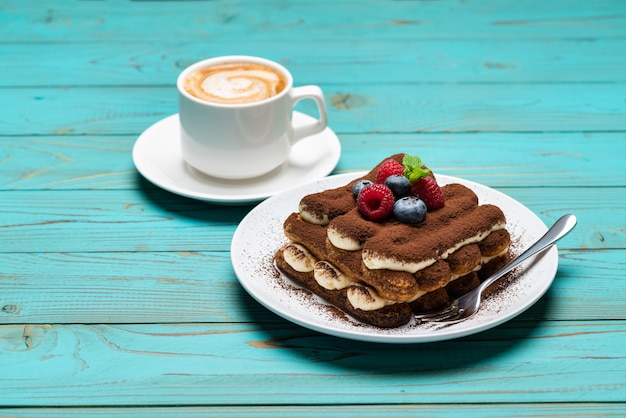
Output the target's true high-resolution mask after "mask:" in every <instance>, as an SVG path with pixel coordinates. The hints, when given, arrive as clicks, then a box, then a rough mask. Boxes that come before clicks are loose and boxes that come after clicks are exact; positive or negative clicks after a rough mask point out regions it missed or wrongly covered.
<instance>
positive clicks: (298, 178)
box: [133, 112, 341, 204]
mask: <svg viewBox="0 0 626 418" xmlns="http://www.w3.org/2000/svg"><path fill="white" fill-rule="evenodd" d="M312 119H313V118H311V117H310V116H308V115H305V114H303V113H300V112H294V114H293V121H294V124H295V125H296V126H298V125H301V124H303V123H305V122H308V121H309V120H312ZM340 155H341V144H340V143H339V138H337V135H335V133H334V132H333V131H332V130H331V129H330V128H326V129H325V130H324V131H322V132H321V133H319V134H317V135H313V136H310V137H308V138H305V139H303V140H301V141H300V142H298V143H297V144H295V145H294V146H293V148H292V151H291V155H290V156H289V160H288V161H287V162H285V164H283V165H282V166H281V167H278V168H277V169H275V170H273V171H272V172H270V173H268V174H265V175H263V176H261V177H257V178H254V179H248V180H224V179H218V178H215V177H210V176H207V175H205V174H203V173H201V172H199V171H197V170H195V169H194V168H192V167H190V166H189V165H187V164H186V163H185V162H184V161H183V159H182V156H181V152H180V143H179V122H178V114H174V115H171V116H168V117H167V118H165V119H162V120H160V121H159V122H157V123H155V124H154V125H152V126H150V127H149V128H148V129H146V130H145V131H144V132H143V133H142V134H141V135H140V136H139V138H138V139H137V142H135V146H134V147H133V162H134V163H135V167H136V168H137V170H138V171H139V172H140V173H141V174H142V175H143V176H144V177H145V178H146V179H148V180H149V181H150V182H151V183H153V184H155V185H156V186H159V187H161V188H162V189H165V190H167V191H169V192H172V193H176V194H178V195H181V196H185V197H190V198H193V199H199V200H204V201H208V202H213V203H223V204H224V203H225V204H245V203H253V202H258V201H260V200H263V199H266V198H268V197H270V196H273V195H275V194H277V193H279V192H282V191H283V190H286V189H289V188H292V187H296V186H299V185H301V184H305V183H309V182H311V181H314V180H318V179H320V178H323V177H325V176H326V175H328V174H330V172H331V171H333V169H334V168H335V166H336V165H337V162H338V161H339V156H340Z"/></svg>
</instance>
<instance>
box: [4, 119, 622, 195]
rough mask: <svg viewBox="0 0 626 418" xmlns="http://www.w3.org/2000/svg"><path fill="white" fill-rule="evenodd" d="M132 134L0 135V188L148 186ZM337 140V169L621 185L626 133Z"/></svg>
mask: <svg viewBox="0 0 626 418" xmlns="http://www.w3.org/2000/svg"><path fill="white" fill-rule="evenodd" d="M407 117H409V116H407ZM136 139H137V136H135V135H108V136H103V135H76V136H69V135H36V136H11V135H9V136H2V135H0V161H1V162H2V163H1V164H0V190H94V189H149V188H153V186H152V185H151V184H150V183H148V182H147V181H146V180H144V179H143V178H142V177H141V176H140V175H139V174H138V173H137V171H136V170H135V167H134V165H133V162H132V156H131V152H132V147H133V145H134V143H135V141H136ZM339 139H340V142H341V147H342V149H343V153H342V155H341V158H340V160H339V164H338V165H337V167H336V169H335V171H334V173H345V172H351V171H368V170H370V169H371V167H373V166H374V165H375V164H377V163H378V162H380V160H381V159H383V158H384V157H385V156H387V155H392V154H394V153H397V152H406V153H409V154H416V155H420V156H422V158H423V159H424V160H425V161H429V162H430V161H432V164H430V165H431V166H432V168H433V169H434V170H435V171H436V172H438V173H442V174H447V175H451V176H455V177H461V178H464V179H467V180H472V181H476V182H479V183H481V184H485V185H488V186H491V187H495V188H502V189H508V188H511V187H527V186H533V187H587V186H591V187H619V186H625V185H626V167H625V166H624V163H623V161H624V160H626V132H613V133H606V132H602V133H579V132H575V133H562V132H552V133H445V132H444V133H437V134H433V133H400V134H362V133H356V134H339ZM381 148H384V152H383V151H381ZM468 155H471V158H468ZM170 197H171V198H172V200H173V199H178V200H184V199H182V198H178V197H176V196H170Z"/></svg>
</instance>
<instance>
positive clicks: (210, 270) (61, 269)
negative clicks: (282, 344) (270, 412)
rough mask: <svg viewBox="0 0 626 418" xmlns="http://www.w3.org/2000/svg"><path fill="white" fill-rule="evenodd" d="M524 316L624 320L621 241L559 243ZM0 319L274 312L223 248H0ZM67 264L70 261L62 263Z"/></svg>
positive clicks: (262, 319)
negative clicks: (595, 245) (547, 284)
mask: <svg viewBox="0 0 626 418" xmlns="http://www.w3.org/2000/svg"><path fill="white" fill-rule="evenodd" d="M560 249H561V253H560V260H559V269H558V273H557V276H556V278H555V281H554V283H553V285H552V287H551V288H550V290H549V291H548V293H547V294H546V295H545V296H544V297H543V298H542V299H540V301H539V302H537V304H536V305H535V306H533V307H532V308H531V309H530V310H529V311H527V312H526V313H524V315H523V316H522V318H523V319H526V320H535V321H543V320H551V321H552V320H554V321H576V320H578V319H580V318H583V319H584V320H585V321H586V320H603V319H605V320H626V285H625V284H624V276H623V272H624V271H625V269H626V262H625V261H624V260H623V250H610V251H602V252H600V251H595V250H587V251H571V250H567V249H563V248H562V247H561V248H560ZM2 262H3V271H2V273H1V274H0V324H34V323H37V324H48V323H83V324H84V323H91V324H100V323H111V324H120V323H138V322H140V323H178V322H205V323H220V322H228V323H231V322H232V323H245V322H256V323H260V324H265V323H274V322H277V321H278V322H282V320H281V319H279V318H278V317H277V316H276V315H274V314H272V313H270V312H269V311H267V310H266V309H265V308H263V307H262V306H261V305H259V304H258V303H257V302H256V301H254V300H253V299H252V298H251V297H250V296H248V294H247V293H246V292H245V291H244V290H243V289H242V288H241V286H239V284H238V282H237V279H236V277H235V275H234V273H233V270H232V267H231V264H230V256H229V254H228V253H227V252H221V253H205V252H181V253H175V252H156V253H152V252H139V253H135V252H133V253H129V252H108V253H76V252H71V253H66V252H60V253H25V254H20V253H15V254H8V253H4V254H3V255H2ZM68 266H71V267H68Z"/></svg>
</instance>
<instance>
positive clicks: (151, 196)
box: [136, 173, 256, 224]
mask: <svg viewBox="0 0 626 418" xmlns="http://www.w3.org/2000/svg"><path fill="white" fill-rule="evenodd" d="M136 181H137V188H138V193H141V194H142V195H143V197H144V198H145V199H146V201H148V202H150V204H152V205H155V206H158V207H159V208H160V209H161V210H163V211H164V212H166V213H171V214H172V216H178V217H183V218H186V219H188V220H193V221H202V222H207V223H211V222H213V223H227V224H233V223H234V224H239V222H240V221H241V220H242V219H243V218H244V216H246V214H247V213H248V212H250V210H252V208H253V207H254V206H255V205H256V204H255V203H254V204H245V205H234V206H233V205H218V204H214V203H210V202H205V201H201V200H196V199H192V198H187V197H184V196H179V195H177V194H174V193H171V192H168V191H167V190H163V189H160V188H158V187H156V186H154V185H153V184H152V183H150V182H149V181H147V180H146V179H145V178H143V177H142V176H141V175H140V174H139V173H137V180H136Z"/></svg>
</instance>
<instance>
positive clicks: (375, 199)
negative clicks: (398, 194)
mask: <svg viewBox="0 0 626 418" xmlns="http://www.w3.org/2000/svg"><path fill="white" fill-rule="evenodd" d="M394 202H395V199H394V197H393V192H392V191H391V189H390V188H389V187H387V186H385V185H384V184H371V185H369V186H365V187H364V188H363V190H361V193H359V196H358V197H357V199H356V204H357V207H358V208H359V212H360V213H361V215H363V217H364V218H365V219H369V220H370V221H380V220H382V219H385V218H386V217H388V216H389V215H391V212H392V211H393V204H394Z"/></svg>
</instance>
